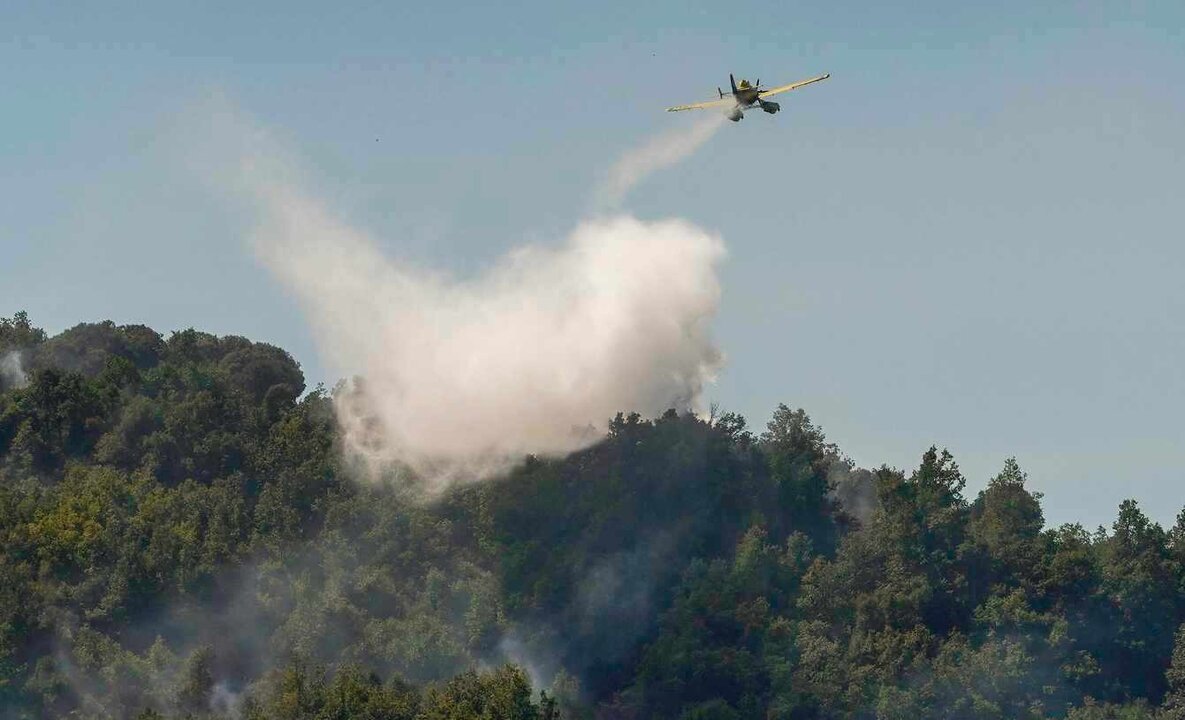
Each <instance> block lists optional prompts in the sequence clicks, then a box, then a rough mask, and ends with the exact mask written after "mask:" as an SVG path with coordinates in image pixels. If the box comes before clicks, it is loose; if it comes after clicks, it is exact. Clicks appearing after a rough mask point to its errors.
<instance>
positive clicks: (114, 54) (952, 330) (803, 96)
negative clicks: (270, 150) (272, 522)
mask: <svg viewBox="0 0 1185 720" xmlns="http://www.w3.org/2000/svg"><path fill="white" fill-rule="evenodd" d="M68 5H72V6H73V7H69V6H68ZM244 5H245V3H221V4H219V3H160V4H156V5H155V6H151V7H148V6H145V5H144V4H143V3H140V4H136V6H133V5H132V4H128V5H127V6H126V7H123V8H120V7H117V6H116V4H113V3H102V4H100V3H85V4H84V3H72V4H64V3H9V4H8V6H6V7H5V8H4V9H3V10H0V315H5V316H7V315H11V314H12V312H15V311H16V310H19V309H22V308H24V309H27V310H28V311H29V313H30V315H31V316H32V319H33V320H34V321H35V322H36V323H37V324H40V325H42V326H43V327H45V328H46V329H47V330H49V331H51V332H57V331H60V330H62V329H65V328H66V327H69V326H70V325H73V324H74V323H76V322H79V321H84V320H99V319H106V318H110V319H112V320H115V321H116V322H118V323H132V322H139V323H146V324H149V325H151V326H152V327H154V328H156V329H157V330H160V331H162V332H167V331H169V330H174V329H182V328H185V327H189V326H194V327H197V328H200V329H205V330H209V331H213V332H217V333H220V334H227V333H234V334H242V335H246V336H248V337H251V338H253V339H258V340H265V341H269V342H273V343H276V344H279V345H281V346H283V347H285V348H287V349H289V350H290V351H291V352H293V353H294V355H295V356H296V357H297V359H298V360H299V361H300V362H301V363H302V365H303V366H304V368H305V370H306V373H307V375H308V376H309V378H310V384H312V383H315V382H317V381H325V382H327V383H332V381H333V380H334V379H335V378H332V377H328V376H327V373H326V371H325V370H324V369H323V366H322V365H321V364H320V362H319V361H318V359H317V356H316V352H315V349H314V346H313V342H312V337H311V335H310V333H309V330H308V328H307V325H306V322H305V319H304V317H303V316H302V315H301V313H300V311H299V309H298V308H297V306H296V305H295V303H294V302H293V300H292V299H291V298H290V297H289V296H287V295H286V294H285V292H284V291H283V290H282V289H281V287H280V286H279V285H278V284H277V283H276V282H275V281H274V280H273V279H272V278H271V277H270V276H269V275H268V274H267V272H266V271H265V270H264V269H263V268H262V267H261V266H260V265H259V264H258V263H257V262H256V260H255V259H254V258H253V256H252V255H251V254H250V252H248V251H247V250H246V249H245V246H244V236H245V233H246V231H247V227H248V226H247V224H246V222H245V219H244V217H243V216H242V213H241V212H236V210H235V208H234V207H232V206H230V205H228V204H227V203H226V202H225V199H220V198H219V197H218V196H217V193H213V192H211V191H210V189H209V187H207V186H206V185H205V184H203V182H201V181H200V180H199V179H198V178H197V177H196V176H195V173H194V172H193V168H192V167H191V163H190V164H187V162H186V161H185V158H187V157H190V156H191V155H192V153H191V152H190V150H191V149H190V148H186V147H183V146H182V145H184V140H183V138H184V137H186V136H185V135H184V134H182V133H178V132H176V128H177V127H178V126H186V125H188V126H192V125H194V124H198V125H200V124H201V123H202V122H203V121H204V118H203V116H202V113H203V112H206V111H207V110H208V107H209V102H208V98H209V97H211V96H212V95H217V96H222V97H224V98H225V99H226V101H227V102H229V103H231V104H232V105H234V106H237V107H238V108H240V109H241V110H242V111H243V112H245V113H248V114H250V115H251V116H253V117H254V118H255V120H256V121H258V122H259V123H261V124H262V125H265V126H267V127H269V128H271V129H272V130H273V131H274V132H276V133H277V134H278V135H280V137H281V138H282V140H283V142H284V143H285V144H287V146H288V147H289V148H291V149H292V150H293V151H294V152H296V153H298V154H299V155H300V156H302V158H303V159H304V161H305V162H306V163H307V165H308V168H309V169H310V174H311V175H312V176H313V177H314V179H315V180H316V182H317V185H318V189H319V192H321V193H322V195H323V196H324V197H326V198H327V199H328V201H329V202H330V204H331V205H332V206H333V207H334V208H335V209H336V210H337V211H339V212H340V213H341V214H342V215H344V216H345V217H347V218H348V219H349V220H350V221H351V222H352V223H355V224H357V225H359V226H361V227H364V228H366V229H367V230H369V231H370V232H372V233H373V234H374V235H375V236H377V237H380V238H382V239H383V241H384V248H385V249H386V251H387V252H389V253H391V254H392V255H396V256H399V257H403V258H408V259H411V260H414V261H416V262H420V263H423V264H426V265H430V266H432V267H435V268H439V269H442V270H447V271H450V272H453V273H455V274H458V275H466V274H469V273H473V272H477V271H480V269H481V268H483V267H484V266H485V265H486V264H487V263H489V262H490V261H491V260H493V259H495V258H497V257H499V256H500V255H501V254H503V253H504V252H505V251H507V250H508V249H510V248H512V247H514V246H516V245H518V244H521V243H522V242H524V241H525V240H530V241H551V240H558V239H559V238H560V237H561V236H562V235H563V234H565V233H566V232H567V231H568V230H570V229H571V228H572V227H573V226H574V225H575V224H576V223H577V222H578V221H579V220H580V218H581V217H582V215H583V214H584V213H585V212H586V211H587V209H588V207H589V206H590V198H591V196H592V193H593V189H594V187H595V186H596V183H597V181H598V179H599V178H600V177H602V175H603V174H604V173H605V171H606V170H607V169H608V167H609V166H610V165H611V164H612V162H613V160H614V159H616V158H617V157H618V156H620V154H621V153H622V152H624V151H626V150H627V149H629V148H631V147H634V146H636V145H638V144H640V143H643V142H645V141H646V140H647V139H648V138H649V137H651V136H653V135H654V134H655V133H657V132H660V131H661V130H663V129H666V128H669V127H672V126H686V124H687V123H688V122H690V120H689V119H688V118H686V117H681V116H676V115H669V114H666V113H663V112H662V109H663V108H664V107H666V106H667V105H671V104H676V103H684V102H693V101H696V100H700V99H709V98H711V97H713V96H714V95H715V89H716V86H717V85H724V84H726V83H727V80H728V77H727V74H728V72H729V71H730V70H731V71H735V72H736V73H737V74H738V77H740V76H744V77H748V78H749V79H751V80H753V79H756V78H757V77H760V78H761V79H762V80H763V81H764V82H766V83H781V82H789V81H791V80H796V79H799V78H802V77H808V76H811V75H815V74H817V73H821V72H830V73H832V78H831V80H829V81H827V82H826V83H822V84H820V85H815V86H811V87H810V88H807V89H804V90H803V91H801V93H795V94H792V95H790V96H787V97H786V98H785V100H784V101H783V102H782V106H783V112H782V113H781V114H779V115H777V116H774V117H769V116H766V115H764V114H761V113H755V114H750V115H749V116H747V117H746V119H745V120H744V121H743V122H741V123H740V124H738V125H735V126H733V125H731V124H730V125H729V126H728V127H725V128H724V129H723V130H722V131H721V132H720V133H718V134H717V135H716V137H714V138H713V139H712V141H711V142H709V143H708V145H707V146H706V147H705V148H704V149H703V150H701V151H700V152H699V153H698V154H697V155H695V156H694V157H692V158H690V159H689V160H687V161H685V162H684V163H683V164H681V165H680V166H679V167H677V168H675V169H673V170H670V171H667V172H665V173H662V174H660V175H656V176H655V177H653V178H651V179H650V180H649V181H648V182H647V183H646V184H645V185H643V186H642V187H640V188H639V189H638V190H637V191H636V192H635V193H634V194H633V195H632V196H631V199H630V200H628V201H627V205H626V206H627V209H629V210H630V211H632V212H634V213H636V214H637V215H639V216H640V217H643V218H661V217H667V216H678V217H683V218H686V219H688V220H691V221H692V222H695V223H697V224H699V225H701V226H703V227H706V228H709V229H711V230H714V231H718V232H720V233H721V234H722V235H723V237H724V240H725V242H726V244H727V246H728V249H729V257H728V259H727V261H726V262H725V265H724V268H723V275H722V283H723V288H724V298H723V305H722V309H721V312H720V315H719V317H718V320H717V323H716V334H717V338H718V340H719V343H720V345H721V347H722V348H723V350H724V351H725V352H726V353H727V356H728V363H727V366H726V368H725V370H724V371H723V373H722V375H721V376H720V378H719V381H718V383H717V384H716V385H715V386H714V387H713V388H712V389H711V390H710V392H709V399H710V400H714V401H716V402H718V403H719V404H720V405H721V406H722V407H724V408H726V409H733V410H737V411H740V412H742V413H743V414H745V415H746V417H748V418H749V420H750V422H751V424H753V425H754V426H756V427H758V428H760V427H762V426H763V425H764V423H765V421H766V420H767V418H768V417H769V415H770V412H771V411H772V409H773V407H774V406H775V405H776V404H777V403H778V402H785V403H787V404H789V405H791V406H801V407H804V408H806V410H807V411H808V412H809V413H810V414H811V415H812V417H813V418H814V419H815V420H816V421H817V422H818V423H820V424H821V425H822V426H823V428H824V430H825V431H826V432H827V434H828V436H829V437H830V439H831V440H833V441H835V442H837V443H838V444H839V445H840V446H841V447H842V448H843V449H844V450H845V451H846V452H847V453H848V454H849V455H850V456H851V457H852V458H853V459H854V460H855V461H857V462H858V463H860V464H862V465H879V464H881V463H888V464H890V465H894V466H897V467H902V468H907V469H908V468H912V467H914V466H916V463H917V459H918V458H919V456H920V454H921V452H922V451H923V450H924V449H925V448H926V447H928V446H929V445H930V444H937V445H939V446H946V447H948V448H950V450H951V451H952V452H953V453H954V454H955V456H956V458H957V459H958V460H959V462H960V464H961V465H962V467H963V469H964V472H965V473H966V475H967V476H968V479H969V482H970V489H971V490H977V489H978V488H980V487H981V486H982V485H983V483H984V482H985V481H986V479H987V478H988V477H990V476H991V475H992V474H994V473H995V472H996V471H997V470H998V469H999V467H1000V466H1001V465H1002V463H1003V461H1004V459H1005V458H1006V457H1007V456H1009V455H1015V456H1017V458H1018V460H1019V461H1020V463H1021V466H1022V467H1023V468H1024V469H1026V470H1027V471H1028V472H1029V475H1030V481H1031V484H1032V486H1033V487H1034V488H1036V489H1038V490H1040V491H1043V492H1044V493H1045V494H1046V500H1045V510H1046V517H1047V519H1048V520H1049V521H1050V522H1051V523H1060V522H1064V521H1071V520H1080V521H1082V522H1084V523H1085V524H1087V525H1088V526H1093V525H1096V524H1099V523H1104V524H1110V522H1111V521H1112V519H1113V518H1114V514H1115V508H1116V506H1117V505H1118V503H1119V501H1120V500H1121V499H1122V498H1124V497H1135V498H1137V499H1139V500H1140V501H1141V502H1142V503H1143V505H1144V506H1145V508H1146V509H1147V510H1148V511H1149V512H1150V514H1151V515H1153V516H1154V517H1155V518H1156V519H1158V520H1160V521H1161V522H1164V523H1169V522H1171V521H1172V518H1173V516H1174V515H1175V514H1176V512H1177V511H1178V510H1180V509H1181V507H1182V505H1185V491H1183V488H1185V483H1183V481H1185V418H1183V414H1182V413H1183V410H1185V375H1183V373H1182V365H1183V361H1185V327H1183V323H1182V320H1183V318H1185V282H1183V274H1185V243H1183V242H1182V241H1183V240H1185V237H1183V235H1185V232H1183V231H1182V227H1183V223H1182V221H1183V219H1185V211H1183V210H1182V207H1183V205H1185V197H1183V194H1185V193H1183V188H1185V132H1183V130H1185V4H1183V3H1181V2H1180V0H1166V1H1165V2H1138V1H1131V2H1117V1H1114V0H1110V1H1099V2H1094V1H1090V0H1083V1H1080V2H1045V3H1033V2H1027V1H1026V2H1012V1H1005V2H997V3H949V2H941V3H940V2H915V3H908V4H902V5H901V9H897V10H894V9H890V8H888V7H886V4H884V3H876V2H848V3H812V4H809V5H807V4H801V3H785V2H770V3H747V2H730V3H715V4H713V5H712V6H710V7H709V6H707V5H701V4H695V3H674V2H649V3H635V2H632V1H624V0H622V1H614V2H601V3H593V2H583V3H563V2H538V3H535V2H530V3H528V2H522V3H510V4H506V3H472V4H469V5H463V4H455V3H435V2H431V3H430V2H417V3H371V4H355V5H353V6H352V7H345V6H346V5H347V4H346V3H335V4H333V5H334V7H332V8H331V6H330V4H328V3H301V2H291V1H289V2H284V3H251V5H253V6H254V7H252V8H245V7H243V6H244ZM20 6H25V7H20ZM34 6H39V7H34ZM166 6H168V7H166ZM146 8H147V9H146ZM190 159H192V158H190ZM654 281H655V283H656V284H661V283H662V282H663V278H655V280H654Z"/></svg>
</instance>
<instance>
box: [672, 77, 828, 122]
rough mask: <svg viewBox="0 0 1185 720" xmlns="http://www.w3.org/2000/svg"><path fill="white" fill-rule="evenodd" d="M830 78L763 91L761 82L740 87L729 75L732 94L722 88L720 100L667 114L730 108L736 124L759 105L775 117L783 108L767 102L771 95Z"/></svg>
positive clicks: (675, 109)
mask: <svg viewBox="0 0 1185 720" xmlns="http://www.w3.org/2000/svg"><path fill="white" fill-rule="evenodd" d="M829 77H831V73H827V74H826V75H820V76H819V77H813V78H811V79H809V80H799V81H798V82H795V83H790V84H789V85H780V86H778V87H776V88H770V89H768V90H762V89H761V81H760V80H758V81H757V82H756V83H754V84H752V85H750V84H749V81H748V80H741V82H740V84H739V85H738V84H737V81H736V80H735V79H734V78H733V76H732V74H731V73H729V75H728V82H729V84H730V85H732V92H730V93H726V92H724V91H723V90H721V89H720V88H716V92H717V93H719V95H720V99H719V100H709V101H708V102H702V103H695V104H694V105H676V106H675V107H671V108H667V112H679V111H680V110H701V109H703V108H712V107H728V110H726V111H725V113H724V114H725V115H726V116H727V117H728V119H729V120H732V121H733V122H736V121H738V120H740V119H741V118H743V117H745V110H748V109H750V108H752V107H753V106H754V105H757V106H758V107H760V108H761V109H762V110H764V111H766V112H767V113H769V114H770V115H773V114H774V113H776V112H777V111H779V110H781V109H782V106H781V105H779V104H777V103H776V102H773V101H771V100H766V99H765V98H767V97H769V96H771V95H777V94H778V93H784V92H789V91H791V90H794V89H795V88H800V87H802V86H803V85H810V84H811V83H817V82H819V81H820V80H826V79H827V78H829Z"/></svg>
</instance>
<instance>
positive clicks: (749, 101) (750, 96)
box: [732, 88, 761, 109]
mask: <svg viewBox="0 0 1185 720" xmlns="http://www.w3.org/2000/svg"><path fill="white" fill-rule="evenodd" d="M760 92H761V91H760V90H758V89H757V88H752V89H749V90H737V91H736V92H734V93H733V94H732V96H733V97H734V98H736V101H737V105H738V106H739V107H740V108H741V109H746V108H750V107H752V106H753V103H755V102H757V99H758V97H759V96H760Z"/></svg>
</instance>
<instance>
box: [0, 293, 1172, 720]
mask: <svg viewBox="0 0 1185 720" xmlns="http://www.w3.org/2000/svg"><path fill="white" fill-rule="evenodd" d="M0 361H2V362H3V365H2V366H0V367H2V368H3V372H2V373H0V548H2V551H3V552H2V554H0V718H41V717H46V718H57V717H86V718H141V719H147V718H251V719H261V720H262V719H264V718H267V719H271V718H309V719H314V718H316V719H322V718H324V719H329V718H369V719H374V720H379V719H383V718H399V719H404V718H406V719H408V720H410V719H412V718H424V719H437V718H439V719H441V720H444V719H457V720H460V719H462V718H491V719H493V718H507V719H512V718H513V719H519V718H523V719H529V718H539V719H541V720H542V719H551V718H556V717H564V718H592V717H597V718H622V719H624V718H688V719H691V718H696V719H700V720H707V719H726V718H885V719H891V718H892V719H895V718H910V719H913V718H985V719H986V718H1001V719H1003V718H1031V719H1033V720H1036V719H1038V718H1064V717H1066V718H1074V719H1075V720H1086V719H1094V718H1159V719H1162V720H1167V719H1169V718H1185V630H1182V629H1181V628H1182V623H1183V622H1185V514H1183V515H1182V516H1181V519H1180V520H1179V521H1178V523H1177V525H1176V526H1175V527H1173V528H1171V529H1169V530H1167V531H1166V530H1165V529H1163V528H1161V527H1160V526H1158V525H1157V524H1156V523H1153V522H1151V521H1150V520H1149V519H1148V517H1147V516H1145V515H1144V514H1143V512H1141V510H1140V508H1139V507H1138V506H1137V504H1136V503H1135V502H1132V501H1128V502H1125V503H1123V505H1122V506H1121V507H1120V508H1119V511H1118V516H1117V518H1116V520H1115V522H1114V524H1113V525H1112V527H1111V528H1110V529H1103V528H1100V529H1098V530H1095V531H1088V530H1087V529H1084V528H1083V527H1081V526H1078V525H1066V526H1062V527H1058V528H1046V527H1045V522H1044V519H1043V515H1042V509H1041V504H1040V500H1041V498H1040V496H1039V495H1038V494H1036V493H1033V492H1031V491H1030V490H1028V489H1027V488H1026V477H1025V474H1024V472H1023V471H1022V470H1021V468H1019V467H1018V466H1017V464H1016V463H1015V462H1014V461H1012V460H1008V461H1006V462H1005V463H1004V465H1003V468H1002V469H1001V471H1000V473H999V474H998V475H997V476H996V477H995V478H993V479H991V481H990V482H989V483H988V484H987V486H986V488H985V489H984V490H983V491H982V492H981V493H979V494H978V495H977V496H976V497H974V498H970V497H966V496H965V495H964V486H965V481H964V478H963V476H962V475H961V473H960V471H959V468H958V465H957V464H956V462H955V459H954V458H952V457H951V456H950V455H949V454H948V453H946V452H944V451H941V450H938V449H936V448H930V449H928V450H924V452H922V453H921V456H920V462H919V464H918V466H917V467H916V468H915V469H912V470H909V471H904V472H903V471H899V470H896V469H892V468H888V467H882V468H880V469H877V470H875V471H865V470H858V469H855V468H853V467H852V466H851V464H850V463H849V462H847V461H846V460H845V458H844V456H843V455H842V454H841V452H840V450H839V449H838V448H836V447H835V446H834V445H831V444H829V443H827V441H826V439H825V437H824V434H823V432H822V430H821V429H820V428H818V427H816V426H815V425H814V424H813V423H812V422H811V420H810V419H809V418H808V417H807V415H806V414H805V413H804V412H802V411H801V410H791V409H789V408H787V407H786V406H784V405H783V406H778V407H777V409H776V411H775V412H774V415H773V419H772V420H771V421H770V422H769V424H768V427H767V428H766V429H765V431H764V432H760V433H753V432H751V431H750V430H749V429H748V428H747V427H746V424H745V421H744V420H743V419H742V418H740V417H739V416H736V415H733V414H723V415H719V416H714V417H712V418H710V419H702V418H697V417H695V416H692V415H685V414H678V413H675V412H673V411H672V412H668V413H667V414H665V415H663V416H662V417H658V418H641V417H638V416H637V415H633V414H628V413H627V414H622V415H618V416H617V417H616V418H613V419H611V420H609V419H608V418H607V419H606V420H607V421H608V423H607V431H606V434H605V437H604V438H603V439H602V440H601V441H600V442H599V443H597V444H596V445H594V446H592V447H590V448H588V449H586V450H584V451H581V452H578V453H575V454H573V455H571V456H569V457H566V458H563V459H547V458H535V457H529V458H525V459H524V461H523V463H522V464H521V465H520V466H519V467H518V468H517V469H515V470H514V471H513V472H511V473H510V474H509V475H508V476H506V477H503V478H501V479H498V480H496V481H487V482H483V483H480V484H473V485H467V486H464V485H463V486H459V487H457V488H455V489H454V490H452V491H450V492H449V493H447V494H446V495H445V496H444V497H442V498H439V499H437V500H435V501H432V502H423V501H422V500H420V499H419V498H417V497H414V496H413V494H412V493H411V492H410V491H409V490H408V487H409V485H407V484H406V483H400V482H363V481H360V480H358V479H357V478H354V477H352V476H351V474H350V473H349V471H348V467H347V465H346V464H345V463H344V461H343V460H342V457H341V453H340V448H339V443H338V438H337V437H336V427H335V423H334V415H333V401H332V393H331V392H327V391H325V390H324V389H322V388H319V387H318V388H315V389H312V390H311V391H310V390H308V389H307V388H306V387H305V381H304V378H303V375H302V373H301V370H300V368H299V366H298V364H297V363H296V362H295V361H294V360H293V359H292V358H291V357H290V356H289V355H288V354H287V353H286V352H284V351H283V350H281V349H279V348H276V347H273V346H270V345H266V344H262V343H254V342H251V341H249V340H246V339H244V338H239V337H215V336H213V335H209V334H206V333H202V332H198V331H195V330H185V331H182V332H176V333H173V334H171V335H170V336H168V337H167V338H166V337H162V336H161V335H159V334H158V333H156V332H154V331H153V330H151V329H150V328H147V327H143V326H117V325H114V324H113V323H110V322H105V323H98V324H83V325H78V326H76V327H74V328H71V329H70V330H67V331H65V332H63V333H61V334H60V335H57V336H55V337H47V336H46V334H45V333H43V332H41V331H40V330H38V329H37V328H36V327H34V326H33V325H31V324H30V322H29V320H28V318H27V317H26V316H25V315H24V314H21V313H18V314H17V315H15V316H14V317H12V318H8V319H0ZM622 410H623V411H628V408H622ZM456 411H457V412H458V413H463V412H464V408H457V410H456ZM920 450H921V449H920Z"/></svg>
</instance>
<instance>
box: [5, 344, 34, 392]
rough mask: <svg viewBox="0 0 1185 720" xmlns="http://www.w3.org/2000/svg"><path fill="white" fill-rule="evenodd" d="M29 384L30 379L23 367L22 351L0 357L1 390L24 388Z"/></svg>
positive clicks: (14, 351)
mask: <svg viewBox="0 0 1185 720" xmlns="http://www.w3.org/2000/svg"><path fill="white" fill-rule="evenodd" d="M28 384H29V378H28V376H26V375H25V369H24V368H23V367H22V366H21V354H20V351H18V350H13V351H11V352H8V353H5V354H4V356H3V357H0V390H4V389H7V388H22V387H24V386H25V385H28Z"/></svg>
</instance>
